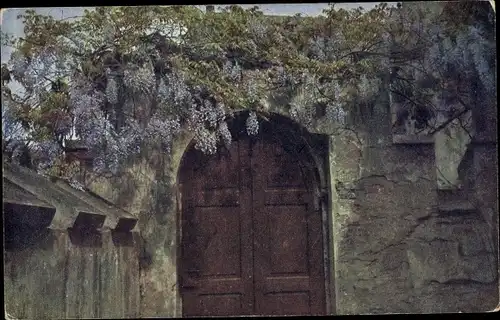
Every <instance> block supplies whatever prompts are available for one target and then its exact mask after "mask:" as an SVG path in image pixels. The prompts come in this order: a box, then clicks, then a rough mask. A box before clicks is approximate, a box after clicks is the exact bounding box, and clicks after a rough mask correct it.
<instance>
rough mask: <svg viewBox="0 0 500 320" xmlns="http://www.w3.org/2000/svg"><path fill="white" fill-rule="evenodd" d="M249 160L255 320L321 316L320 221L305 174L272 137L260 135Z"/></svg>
mask: <svg viewBox="0 0 500 320" xmlns="http://www.w3.org/2000/svg"><path fill="white" fill-rule="evenodd" d="M251 160H252V168H253V169H254V171H253V172H254V177H253V178H254V179H253V195H254V197H253V205H254V210H253V213H254V224H255V225H256V228H255V230H254V232H255V234H256V237H255V238H254V275H255V297H256V299H255V301H256V306H255V307H256V310H255V311H256V314H261V315H263V314H268V315H305V314H318V315H319V314H324V312H325V310H324V309H325V306H324V304H325V301H324V277H323V259H322V242H321V241H320V240H321V239H322V230H321V218H319V219H318V216H319V217H320V215H319V213H317V212H316V213H315V212H313V211H312V201H313V198H312V194H311V192H310V191H308V189H307V185H308V182H307V181H306V177H304V173H306V170H305V169H304V168H303V167H302V166H301V164H300V162H299V157H298V156H295V157H294V154H293V153H290V152H289V151H285V150H284V148H283V146H282V144H281V143H280V141H279V140H277V138H276V137H273V136H267V137H266V136H265V135H264V137H263V139H261V140H260V141H259V142H258V143H257V144H256V145H255V146H254V153H253V157H252V159H251ZM284 168H285V169H284Z"/></svg>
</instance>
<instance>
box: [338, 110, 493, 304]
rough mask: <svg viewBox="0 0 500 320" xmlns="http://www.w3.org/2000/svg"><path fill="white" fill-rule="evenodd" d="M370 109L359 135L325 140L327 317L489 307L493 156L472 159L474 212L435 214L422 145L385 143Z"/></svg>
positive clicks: (412, 139)
mask: <svg viewBox="0 0 500 320" xmlns="http://www.w3.org/2000/svg"><path fill="white" fill-rule="evenodd" d="M375 108H380V110H379V112H378V115H377V114H374V115H373V119H372V120H369V121H366V122H365V126H364V129H363V128H361V129H360V130H358V131H355V130H354V131H350V130H345V131H341V132H338V133H337V134H334V135H331V140H330V175H331V176H330V178H331V193H332V197H331V198H332V199H331V200H332V203H331V204H332V214H333V219H332V221H333V226H332V230H333V242H334V260H335V266H334V270H335V286H336V287H335V293H336V294H335V297H332V299H335V304H336V310H337V313H338V314H364V313H370V314H373V313H399V312H402V313H432V312H458V311H462V312H479V311H487V310H492V309H494V308H495V306H496V304H497V303H498V300H499V299H498V297H499V295H498V267H497V266H498V264H497V259H498V249H496V247H495V241H497V240H495V239H497V238H496V237H495V236H492V235H494V234H495V232H496V233H498V218H497V212H498V203H497V202H496V201H497V200H496V186H495V187H493V184H492V183H491V182H492V178H491V174H492V173H493V172H495V171H496V170H497V169H496V162H495V161H494V160H493V159H492V157H493V156H492V155H494V153H492V152H490V156H486V155H481V156H479V155H478V156H477V157H476V160H475V166H476V169H475V170H473V171H475V172H476V174H478V173H479V172H482V174H479V175H478V177H477V178H476V185H475V189H474V190H476V191H475V199H476V202H475V203H476V207H474V208H473V210H465V211H464V210H461V209H460V208H455V209H453V208H451V209H450V208H447V209H442V208H443V207H444V206H443V205H444V204H443V203H441V202H440V199H439V198H438V190H437V183H436V161H435V150H434V144H433V143H432V139H431V140H429V139H427V138H426V137H425V136H424V137H419V136H407V137H404V139H395V138H394V137H391V134H390V129H389V130H388V129H387V126H386V125H384V124H386V123H387V122H388V121H389V120H388V119H386V116H385V115H384V112H383V105H382V106H380V105H379V106H376V107H375ZM377 123H378V124H377ZM400 138H401V137H400ZM401 141H403V142H401ZM396 142H398V143H396ZM477 152H479V151H477ZM483 153H485V152H483ZM479 163H481V164H479ZM479 168H482V169H479ZM478 170H479V171H478ZM495 176H496V175H495ZM493 180H494V179H493ZM440 208H441V209H440ZM491 210H495V211H491ZM488 212H489V213H488Z"/></svg>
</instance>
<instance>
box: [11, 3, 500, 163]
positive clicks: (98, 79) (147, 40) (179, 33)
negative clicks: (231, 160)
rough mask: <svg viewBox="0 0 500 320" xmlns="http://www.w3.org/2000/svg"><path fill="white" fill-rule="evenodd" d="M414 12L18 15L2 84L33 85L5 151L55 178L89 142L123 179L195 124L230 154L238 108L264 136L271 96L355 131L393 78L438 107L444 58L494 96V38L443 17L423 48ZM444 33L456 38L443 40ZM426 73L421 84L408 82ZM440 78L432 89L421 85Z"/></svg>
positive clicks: (308, 119)
mask: <svg viewBox="0 0 500 320" xmlns="http://www.w3.org/2000/svg"><path fill="white" fill-rule="evenodd" d="M396 16H398V17H399V18H396ZM402 16H403V14H402V11H400V10H399V11H398V10H396V9H395V8H389V7H387V5H385V4H381V5H378V6H377V7H376V8H374V9H372V10H370V11H367V12H366V11H364V10H363V9H361V8H359V9H355V10H350V11H346V10H342V9H340V10H337V9H336V8H335V7H334V6H332V7H331V8H329V9H328V10H325V12H324V14H323V15H321V16H318V17H300V16H291V17H281V16H280V17H276V16H265V15H264V14H263V13H262V12H261V11H260V10H259V9H258V8H257V7H255V8H252V9H243V8H241V7H238V6H230V7H227V8H222V9H221V10H219V11H218V12H203V11H201V10H199V9H197V8H195V7H191V6H157V7H153V6H149V7H98V8H96V9H95V10H92V11H85V14H84V15H83V16H82V17H81V19H78V20H74V21H66V20H56V19H54V18H52V17H50V16H43V15H38V14H36V12H35V11H33V10H27V11H26V13H25V14H24V15H22V16H20V17H19V18H20V19H22V20H23V22H24V26H25V29H24V33H25V35H24V37H23V38H19V39H11V38H8V37H4V36H2V40H3V42H4V44H5V45H11V46H13V47H14V52H13V53H12V56H11V59H10V61H9V62H8V63H7V64H5V65H2V81H3V82H4V83H6V82H15V83H17V84H18V85H19V84H20V86H21V90H18V91H16V92H13V91H11V90H10V89H9V87H8V86H3V88H2V105H3V106H4V107H3V108H2V120H3V124H4V125H3V126H2V127H4V129H2V137H3V140H4V153H5V152H6V150H7V151H8V152H14V151H15V150H17V149H16V146H17V145H18V144H19V142H20V141H22V142H23V144H24V145H28V146H29V148H30V150H31V152H32V154H33V157H34V158H36V160H37V166H38V168H39V169H47V168H52V167H54V165H55V164H56V163H58V161H59V159H61V158H62V157H63V155H64V150H65V148H66V146H67V144H68V142H70V141H72V140H74V139H79V140H80V141H82V142H83V144H85V145H86V146H87V147H88V148H89V149H90V150H91V152H92V153H93V154H94V169H95V170H96V171H101V172H103V171H111V172H116V171H117V170H118V169H119V168H120V166H121V165H122V163H123V161H125V160H126V159H127V158H128V157H130V156H132V155H134V154H136V153H138V152H140V150H141V148H142V147H143V146H144V145H151V144H154V145H157V146H160V147H161V148H163V150H165V152H169V151H170V148H171V143H172V139H173V138H174V137H175V136H176V135H177V134H179V133H180V132H181V130H182V128H187V129H188V130H190V131H192V132H193V133H194V137H195V140H196V148H198V149H200V150H202V151H203V152H205V153H209V154H211V153H215V152H217V148H218V146H219V145H221V144H225V145H229V144H230V143H231V140H232V137H231V132H230V130H229V129H228V124H227V120H228V117H231V114H232V112H233V111H235V110H248V111H249V116H248V119H247V121H246V127H247V128H246V131H247V133H248V134H249V135H256V134H258V132H259V121H261V119H262V118H265V117H266V114H267V113H268V112H269V108H268V103H267V101H269V99H271V98H275V97H278V96H279V97H286V99H285V101H286V105H285V107H286V108H287V110H288V112H289V114H290V116H291V117H292V118H294V119H295V120H297V121H298V122H300V123H302V124H303V125H305V126H311V125H312V123H313V121H314V119H316V118H318V117H322V118H324V120H325V121H328V122H329V123H331V125H344V124H345V123H346V117H347V115H348V114H349V112H350V108H351V106H352V105H357V104H361V105H365V104H366V105H368V103H367V102H369V101H370V100H372V99H373V98H374V97H375V96H376V95H378V94H379V93H380V90H381V88H383V86H384V83H391V87H390V90H392V91H394V92H396V93H399V95H398V96H399V97H406V98H403V99H406V100H405V101H407V102H408V101H413V102H412V104H411V103H410V104H409V105H408V106H407V108H408V109H411V108H414V107H415V106H421V105H423V106H428V105H430V103H429V101H431V100H432V99H431V98H432V97H435V96H436V95H437V94H441V93H442V92H443V90H442V89H441V87H442V85H443V83H445V81H444V79H449V78H451V77H450V76H448V75H443V74H439V71H440V70H441V69H439V68H438V69H436V66H438V65H439V66H440V64H442V60H439V59H437V58H436V57H437V56H439V54H441V52H442V51H443V50H448V51H449V53H446V54H447V57H448V56H449V57H453V59H454V60H453V59H450V61H451V64H452V65H461V66H462V65H463V66H466V67H467V70H471V74H470V77H479V78H480V79H482V81H483V84H484V86H483V87H484V88H491V86H492V85H493V86H494V81H493V78H492V75H491V72H489V70H490V69H491V64H492V62H491V61H492V60H491V57H489V56H488V55H486V56H483V58H481V57H480V56H479V52H483V51H484V50H489V49H491V46H494V43H493V44H491V41H489V42H488V41H482V40H484V39H485V38H487V35H485V34H484V32H483V30H481V29H480V28H479V27H476V26H469V27H468V29H467V28H466V29H463V28H462V29H463V30H466V31H463V30H462V31H460V32H461V33H459V32H458V31H457V30H459V28H458V27H456V26H453V27H446V26H445V25H440V24H437V22H436V21H438V20H437V18H436V19H434V20H433V21H430V22H428V24H429V25H431V27H432V28H431V27H429V28H427V29H428V30H432V32H427V31H428V30H427V29H425V30H424V31H425V32H421V33H419V34H420V35H421V38H419V40H417V41H415V40H414V39H413V40H412V39H411V38H409V37H408V35H409V32H415V30H416V28H417V29H418V28H420V29H422V28H424V26H425V23H424V22H423V21H422V17H421V16H418V15H415V14H414V12H413V11H409V12H408V13H405V14H404V17H405V19H406V20H404V21H403V20H401V17H402ZM398 19H400V20H398ZM436 26H437V27H436ZM412 28H413V29H412ZM474 28H475V29H474ZM412 30H413V31H412ZM457 34H458V36H457ZM439 37H443V39H445V40H443V41H439V45H436V44H435V42H433V41H434V40H436V39H438V38H439ZM439 39H441V38H439ZM477 41H482V42H481V43H482V44H481V45H483V46H484V48H483V47H481V48H479V47H478V46H477V45H475V44H476V43H477ZM471 43H472V44H474V45H471ZM495 48H496V47H495ZM440 50H441V51H440ZM474 50H475V51H474ZM462 51H463V52H464V53H463V54H462V55H461V54H460V52H462ZM429 52H430V57H431V58H430V59H424V60H425V61H424V62H422V59H421V57H422V54H423V55H429ZM469 52H470V54H469ZM467 54H469V56H467ZM441 59H443V58H441ZM422 65H425V66H426V68H427V69H426V70H423V69H422V68H421V66H422ZM415 70H421V71H420V73H419V74H418V76H419V77H418V79H417V80H415V79H413V80H410V81H407V83H406V84H405V83H404V81H401V79H404V74H405V72H406V74H412V75H414V74H415ZM429 75H432V76H433V81H434V82H433V85H432V87H431V88H429V86H427V87H425V86H423V85H420V83H423V82H425V81H423V80H422V79H425V80H428V81H430V80H429V79H428V78H429V77H428V76H429ZM394 79H398V80H399V82H398V81H395V80H394ZM469 80H470V79H469ZM463 81H465V80H463ZM416 84H419V85H418V86H417V85H416ZM436 88H439V89H436ZM412 90H413V91H412ZM485 90H486V89H485ZM415 91H418V94H417V93H415V94H413V93H411V94H410V93H409V92H415ZM485 92H488V93H491V94H492V91H487V90H486V91H485ZM468 103H470V102H468ZM318 108H319V109H322V110H324V112H320V113H319V114H318V112H317V110H318Z"/></svg>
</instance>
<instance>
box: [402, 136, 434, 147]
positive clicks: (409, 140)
mask: <svg viewBox="0 0 500 320" xmlns="http://www.w3.org/2000/svg"><path fill="white" fill-rule="evenodd" d="M392 143H393V144H408V145H412V144H434V136H432V135H420V134H395V135H393V136H392Z"/></svg>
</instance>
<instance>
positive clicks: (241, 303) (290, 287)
mask: <svg viewBox="0 0 500 320" xmlns="http://www.w3.org/2000/svg"><path fill="white" fill-rule="evenodd" d="M184 161H185V162H186V163H187V166H186V167H187V169H183V170H184V178H183V184H182V194H183V201H182V208H183V210H182V211H183V212H182V247H181V260H182V266H181V271H180V274H181V281H182V291H181V293H182V298H183V314H184V316H203V315H222V316H223V315H299V314H324V313H325V306H324V304H325V296H324V277H323V257H322V252H323V251H322V250H323V249H322V246H323V243H322V230H321V216H320V214H319V213H318V212H314V211H312V200H313V198H312V193H311V191H310V188H309V182H308V181H307V180H306V179H305V178H307V176H308V175H310V173H308V172H307V170H305V169H304V168H303V166H302V164H301V159H300V157H299V156H298V155H297V154H296V153H295V154H294V153H293V152H290V151H289V150H285V149H284V148H283V147H282V144H281V143H280V141H278V140H277V139H276V137H273V136H272V135H265V134H262V135H260V137H259V138H258V140H252V141H250V140H249V139H241V140H239V141H233V143H232V145H231V147H230V148H229V150H226V151H224V152H220V153H218V154H217V155H214V156H205V155H202V154H201V152H198V151H196V150H190V151H188V153H187V154H186V157H185V160H184Z"/></svg>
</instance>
